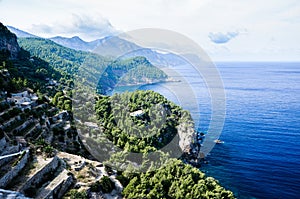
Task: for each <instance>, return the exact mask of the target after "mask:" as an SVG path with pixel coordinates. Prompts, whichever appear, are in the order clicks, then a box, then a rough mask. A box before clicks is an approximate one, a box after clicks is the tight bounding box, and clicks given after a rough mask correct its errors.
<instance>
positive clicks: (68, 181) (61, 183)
mask: <svg viewBox="0 0 300 199" xmlns="http://www.w3.org/2000/svg"><path fill="white" fill-rule="evenodd" d="M72 184H73V176H72V175H68V171H67V170H63V172H62V173H61V174H60V175H59V176H57V177H56V178H55V179H54V180H53V181H52V182H51V184H49V185H48V186H47V187H46V188H45V190H48V193H47V194H43V193H41V196H42V197H43V198H45V199H46V198H49V199H52V198H62V197H63V195H64V194H65V193H66V191H67V190H68V189H69V188H70V186H71V185H72Z"/></svg>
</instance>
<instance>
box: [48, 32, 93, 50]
mask: <svg viewBox="0 0 300 199" xmlns="http://www.w3.org/2000/svg"><path fill="white" fill-rule="evenodd" d="M49 40H51V41H54V42H55V43H57V44H60V45H62V46H65V47H67V48H71V49H74V50H82V51H90V50H92V49H93V48H94V45H91V43H89V42H86V41H83V40H82V39H81V38H80V37H78V36H74V37H71V38H67V37H61V36H57V37H52V38H49Z"/></svg>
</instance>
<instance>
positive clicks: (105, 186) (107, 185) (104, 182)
mask: <svg viewBox="0 0 300 199" xmlns="http://www.w3.org/2000/svg"><path fill="white" fill-rule="evenodd" d="M99 183H100V186H101V190H102V191H103V193H110V192H111V191H112V190H113V189H114V188H115V183H114V182H113V181H111V179H110V178H109V177H108V176H103V177H102V178H101V179H100V182H99Z"/></svg>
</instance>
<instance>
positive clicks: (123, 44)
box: [10, 26, 187, 67]
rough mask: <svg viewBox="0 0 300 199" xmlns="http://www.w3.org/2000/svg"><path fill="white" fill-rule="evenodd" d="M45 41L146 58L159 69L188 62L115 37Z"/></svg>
mask: <svg viewBox="0 0 300 199" xmlns="http://www.w3.org/2000/svg"><path fill="white" fill-rule="evenodd" d="M10 27H12V26H10ZM12 28H13V29H12V32H14V33H15V34H17V35H18V34H19V35H20V33H22V35H21V37H23V38H24V37H37V36H35V35H34V34H31V33H28V32H26V31H22V30H19V29H17V28H14V27H12ZM18 37H19V36H18ZM37 38H39V37H37ZM45 39H49V40H51V41H53V42H55V43H57V44H59V45H62V46H64V47H67V48H71V49H74V50H80V51H86V52H94V53H98V54H100V55H102V56H109V57H117V58H119V57H130V56H131V57H132V56H144V57H146V58H147V59H148V60H149V61H150V62H151V63H152V64H153V65H155V66H158V67H161V66H166V65H169V66H177V65H184V64H187V62H186V61H185V60H184V59H182V58H181V57H180V56H178V55H175V54H173V53H159V52H157V51H154V50H152V49H150V48H145V47H142V46H139V45H137V44H135V43H133V42H130V41H127V40H125V39H122V38H120V37H118V36H113V35H110V36H106V37H103V38H101V39H96V40H93V41H85V40H83V39H82V38H80V37H79V36H73V37H63V36H55V37H51V38H45Z"/></svg>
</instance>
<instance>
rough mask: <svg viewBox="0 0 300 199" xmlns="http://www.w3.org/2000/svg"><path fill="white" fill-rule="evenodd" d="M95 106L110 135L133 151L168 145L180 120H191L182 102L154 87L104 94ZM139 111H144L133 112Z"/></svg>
mask: <svg viewBox="0 0 300 199" xmlns="http://www.w3.org/2000/svg"><path fill="white" fill-rule="evenodd" d="M95 107H96V114H97V117H98V121H99V123H100V125H101V126H103V127H104V134H105V135H106V136H107V138H108V139H109V140H111V141H112V142H113V143H114V144H115V145H117V146H118V147H120V148H122V149H125V150H126V151H130V152H149V151H153V150H156V149H159V148H161V147H163V146H165V145H166V144H167V143H168V142H170V141H171V140H172V138H173V137H174V136H175V135H176V133H177V129H176V126H177V125H178V124H179V121H180V120H182V119H189V120H191V117H190V115H189V114H184V113H185V111H183V110H182V109H181V108H180V107H179V106H177V105H175V104H174V103H172V102H170V101H168V100H167V99H166V98H164V97H163V96H162V95H160V94H158V93H156V92H153V91H135V92H126V93H123V94H114V95H113V96H112V97H107V96H100V97H99V99H98V101H97V103H96V106H95ZM135 111H140V112H142V114H141V115H138V116H132V114H134V112H135ZM183 117H185V118H183ZM149 135H151V136H149Z"/></svg>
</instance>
